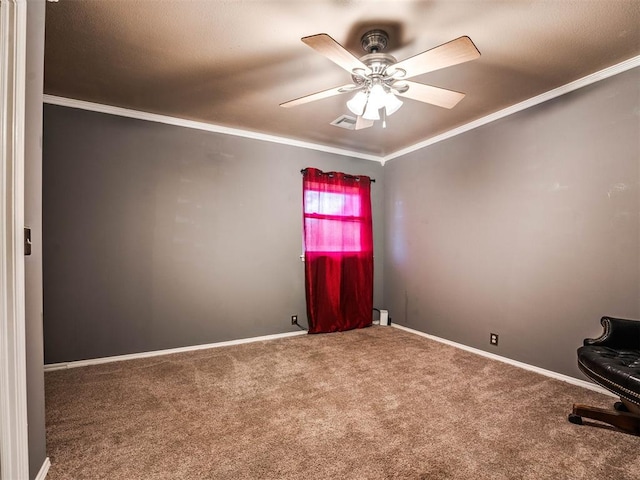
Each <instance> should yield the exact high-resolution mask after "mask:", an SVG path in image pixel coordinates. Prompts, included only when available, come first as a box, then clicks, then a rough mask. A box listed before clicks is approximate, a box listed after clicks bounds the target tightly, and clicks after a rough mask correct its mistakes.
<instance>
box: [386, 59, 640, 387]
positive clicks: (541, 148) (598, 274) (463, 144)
mask: <svg viewBox="0 0 640 480" xmlns="http://www.w3.org/2000/svg"><path fill="white" fill-rule="evenodd" d="M639 85H640V69H638V68H636V69H634V70H632V71H628V72H625V73H623V74H620V75H618V76H615V77H612V78H610V79H607V80H604V81H602V82H599V83H596V84H593V85H591V86H588V87H585V88H582V89H580V90H577V91H574V92H572V93H570V94H567V95H564V96H562V97H559V98H557V99H555V100H552V101H550V102H547V103H544V104H541V105H539V106H537V107H534V108H531V109H529V110H526V111H523V112H520V113H518V114H515V115H512V116H509V117H506V118H504V119H502V120H499V121H496V122H494V123H491V124H488V125H486V126H484V127H481V128H478V129H476V130H473V131H470V132H467V133H465V134H462V135H459V136H456V137H453V138H451V139H449V140H446V141H443V142H441V143H438V144H434V145H432V146H429V147H427V148H425V149H422V150H420V151H417V152H414V153H412V154H409V155H406V156H404V157H402V158H398V159H395V160H392V161H390V162H389V163H387V165H386V166H385V221H386V225H387V230H386V238H385V283H384V292H385V306H386V307H387V308H388V309H389V310H390V315H391V317H392V318H393V321H394V322H396V323H400V324H403V325H406V326H409V327H412V328H415V329H418V330H420V331H423V332H427V333H430V334H433V335H437V336H439V337H442V338H446V339H450V340H453V341H455V342H459V343H462V344H465V345H469V346H472V347H476V348H480V349H483V350H487V351H490V352H493V353H497V354H499V355H503V356H506V357H509V358H512V359H516V360H520V361H523V362H527V363H529V364H533V365H537V366H540V367H543V368H547V369H550V370H554V371H557V372H561V373H564V374H568V375H572V376H576V377H581V375H580V374H579V372H578V370H577V367H576V366H575V365H576V355H575V351H576V348H577V347H578V346H579V345H581V343H582V340H583V339H584V338H585V337H589V336H591V337H592V336H598V335H599V334H600V332H601V328H600V325H599V322H598V321H599V319H600V317H601V316H603V315H613V316H621V317H630V318H639V317H640V305H639V304H638V300H639V298H640V253H639V244H640V239H639V219H640V216H639V215H640V196H639V194H638V188H639V183H640V182H639V180H640V173H639V163H640V140H639V135H640V134H639V132H640V119H639V115H640V112H639V110H638V106H639V105H640V98H639V96H640V87H639ZM490 332H495V333H498V334H499V335H500V345H499V346H498V347H497V348H496V347H491V346H490V345H489V333H490Z"/></svg>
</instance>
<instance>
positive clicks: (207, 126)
mask: <svg viewBox="0 0 640 480" xmlns="http://www.w3.org/2000/svg"><path fill="white" fill-rule="evenodd" d="M638 66H640V55H638V56H636V57H632V58H630V59H628V60H625V61H624V62H621V63H618V64H616V65H613V66H611V67H608V68H605V69H603V70H600V71H598V72H595V73H592V74H590V75H587V76H586V77H582V78H579V79H578V80H575V81H573V82H571V83H567V84H566V85H562V86H560V87H558V88H555V89H553V90H549V91H548V92H545V93H542V94H540V95H537V96H535V97H532V98H529V99H528V100H525V101H523V102H520V103H517V104H515V105H511V106H510V107H507V108H504V109H502V110H499V111H497V112H494V113H491V114H489V115H487V116H485V117H482V118H479V119H477V120H474V121H473V122H469V123H467V124H465V125H461V126H459V127H456V128H454V129H452V130H449V131H447V132H444V133H441V134H440V135H436V136H434V137H431V138H428V139H427V140H424V141H422V142H418V143H416V144H414V145H411V146H409V147H406V148H403V149H401V150H397V151H395V152H393V153H390V154H389V155H386V156H378V155H371V154H367V153H360V152H354V151H352V150H344V149H341V148H336V147H330V146H327V145H320V144H317V143H311V142H303V141H300V140H294V139H291V138H286V137H279V136H277V135H268V134H264V133H258V132H252V131H249V130H242V129H239V128H231V127H225V126H222V125H215V124H212V123H205V122H197V121H194V120H186V119H183V118H177V117H171V116H168V115H159V114H156V113H148V112H142V111H139V110H131V109H128V108H122V107H114V106H111V105H104V104H100V103H93V102H86V101H84V100H75V99H72V98H66V97H59V96H55V95H48V94H45V95H44V98H43V101H44V103H48V104H50V105H58V106H61V107H69V108H78V109H81V110H88V111H91V112H98V113H106V114H108V115H117V116H121V117H127V118H135V119H138V120H147V121H150V122H156V123H164V124H166V125H174V126H178V127H185V128H193V129H196V130H204V131H207V132H213V133H223V134H226V135H234V136H238V137H244V138H251V139H253V140H262V141H265V142H272V143H279V144H282V145H289V146H292V147H300V148H306V149H309V150H317V151H320V152H326V153H332V154H335V155H343V156H346V157H352V158H360V159H363V160H371V161H374V162H380V163H381V164H382V165H384V164H385V163H386V162H388V161H389V160H393V159H395V158H399V157H402V156H405V155H407V154H409V153H412V152H415V151H417V150H421V149H423V148H425V147H428V146H430V145H433V144H435V143H438V142H442V141H443V140H447V139H449V138H452V137H455V136H457V135H460V134H461V133H465V132H468V131H470V130H473V129H476V128H478V127H481V126H483V125H486V124H488V123H491V122H495V121H496V120H499V119H501V118H505V117H508V116H509V115H513V114H514V113H518V112H521V111H522V110H526V109H528V108H531V107H534V106H536V105H539V104H541V103H544V102H547V101H549V100H552V99H554V98H557V97H559V96H562V95H565V94H567V93H569V92H573V91H574V90H578V89H579V88H582V87H586V86H587V85H591V84H592V83H596V82H599V81H600V80H604V79H606V78H609V77H612V76H614V75H618V74H619V73H623V72H626V71H627V70H631V69H633V68H636V67H638Z"/></svg>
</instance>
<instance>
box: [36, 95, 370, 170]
mask: <svg viewBox="0 0 640 480" xmlns="http://www.w3.org/2000/svg"><path fill="white" fill-rule="evenodd" d="M43 102H44V103H48V104H50V105H58V106H60V107H69V108H77V109H80V110H87V111H90V112H97V113H106V114H108V115H116V116H119V117H127V118H135V119H137V120H146V121H148V122H155V123H164V124H166V125H173V126H176V127H185V128H192V129H195V130H204V131H206V132H213V133H223V134H225V135H233V136H236V137H244V138H250V139H253V140H262V141H265V142H271V143H279V144H282V145H288V146H290V147H300V148H306V149H308V150H317V151H320V152H325V153H333V154H335V155H343V156H346V157H352V158H360V159H363V160H371V161H374V162H380V161H381V160H382V158H381V157H379V156H377V155H369V154H366V153H360V152H354V151H352V150H344V149H342V148H336V147H330V146H327V145H320V144H318V143H311V142H303V141H301V140H294V139H292V138H286V137H279V136H277V135H268V134H265V133H258V132H252V131H250V130H242V129H239V128H231V127H225V126H222V125H215V124H213V123H205V122H197V121H195V120H186V119H184V118H178V117H171V116H168V115H160V114H157V113H149V112H142V111H140V110H131V109H128V108H122V107H114V106H111V105H104V104H101V103H93V102H86V101H84V100H75V99H73V98H66V97H58V96H56V95H48V94H45V95H44V97H43Z"/></svg>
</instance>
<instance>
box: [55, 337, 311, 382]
mask: <svg viewBox="0 0 640 480" xmlns="http://www.w3.org/2000/svg"><path fill="white" fill-rule="evenodd" d="M306 333H307V332H306V331H303V330H300V331H299V332H286V333H276V334H273V335H263V336H261V337H250V338H240V339H238V340H229V341H226V342H217V343H207V344H204V345H193V346H189V347H179V348H169V349H166V350H154V351H151V352H140V353H130V354H127V355H116V356H114V357H102V358H91V359H89V360H77V361H73V362H63V363H49V364H46V365H45V366H44V371H45V373H46V372H53V371H55V370H64V369H66V368H78V367H86V366H88V365H100V364H102V363H112V362H122V361H124V360H135V359H137V358H149V357H158V356H160V355H170V354H172V353H182V352H193V351H196V350H206V349H207V348H218V347H229V346H231V345H240V344H243V343H252V342H262V341H264V340H275V339H277V338H285V337H295V336H297V335H305V334H306Z"/></svg>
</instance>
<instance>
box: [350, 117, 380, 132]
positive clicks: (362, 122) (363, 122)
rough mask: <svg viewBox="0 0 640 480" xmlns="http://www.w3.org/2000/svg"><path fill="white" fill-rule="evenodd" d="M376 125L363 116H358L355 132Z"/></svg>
mask: <svg viewBox="0 0 640 480" xmlns="http://www.w3.org/2000/svg"><path fill="white" fill-rule="evenodd" d="M374 123H375V122H374V121H373V120H367V119H366V118H362V115H358V118H357V119H356V126H355V128H354V130H362V129H363V128H369V127H371V126H373V124H374Z"/></svg>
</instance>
